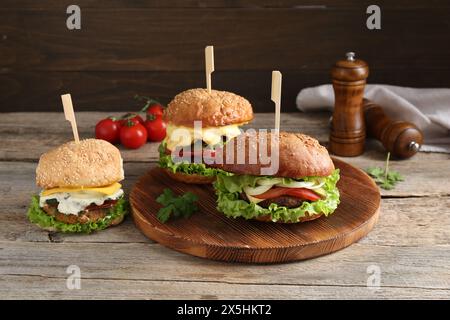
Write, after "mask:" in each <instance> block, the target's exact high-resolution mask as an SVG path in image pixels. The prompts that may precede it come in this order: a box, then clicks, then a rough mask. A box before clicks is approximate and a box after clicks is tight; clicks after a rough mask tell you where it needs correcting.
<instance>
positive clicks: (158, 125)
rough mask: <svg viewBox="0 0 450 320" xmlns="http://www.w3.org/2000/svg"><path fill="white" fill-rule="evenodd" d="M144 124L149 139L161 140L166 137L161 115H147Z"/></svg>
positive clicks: (164, 124)
mask: <svg viewBox="0 0 450 320" xmlns="http://www.w3.org/2000/svg"><path fill="white" fill-rule="evenodd" d="M144 126H145V128H146V129H147V136H148V140H149V141H162V140H163V139H164V138H165V137H166V123H165V122H164V120H163V119H162V117H161V116H155V115H153V114H149V115H147V120H145V123H144Z"/></svg>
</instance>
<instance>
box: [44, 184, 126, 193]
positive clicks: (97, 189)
mask: <svg viewBox="0 0 450 320" xmlns="http://www.w3.org/2000/svg"><path fill="white" fill-rule="evenodd" d="M121 188H122V185H121V184H120V183H118V182H116V183H113V184H111V185H109V186H106V187H93V188H89V187H79V188H53V189H47V190H43V191H42V192H41V196H48V195H50V194H53V193H62V192H69V193H70V192H76V191H81V190H84V191H93V192H98V193H101V194H104V195H111V194H114V193H115V192H117V191H118V190H119V189H121Z"/></svg>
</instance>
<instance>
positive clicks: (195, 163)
mask: <svg viewBox="0 0 450 320" xmlns="http://www.w3.org/2000/svg"><path fill="white" fill-rule="evenodd" d="M240 125H243V124H234V125H228V126H220V127H214V128H201V127H199V128H198V129H197V128H191V127H183V126H174V125H171V124H168V125H167V137H166V139H164V141H163V142H162V143H161V145H160V146H159V165H160V167H161V168H165V169H168V170H171V171H172V172H173V173H177V172H178V173H184V174H198V175H202V176H207V177H212V176H216V175H217V173H218V172H223V171H222V170H220V169H213V168H207V167H206V166H205V164H204V163H203V159H204V158H205V157H210V156H214V150H215V149H216V148H220V147H222V146H223V145H224V144H225V143H226V142H228V141H229V140H230V139H232V138H234V137H236V136H238V135H239V134H240V133H241V130H240V129H239V126H240ZM199 160H200V161H199Z"/></svg>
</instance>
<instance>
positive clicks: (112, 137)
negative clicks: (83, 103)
mask: <svg viewBox="0 0 450 320" xmlns="http://www.w3.org/2000/svg"><path fill="white" fill-rule="evenodd" d="M95 137H96V138H97V139H102V140H106V141H108V142H110V143H117V142H119V140H120V124H119V122H118V121H116V120H115V119H113V118H106V119H103V120H100V121H99V122H98V123H97V125H96V126H95Z"/></svg>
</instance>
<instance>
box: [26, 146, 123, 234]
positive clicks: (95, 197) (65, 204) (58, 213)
mask: <svg viewBox="0 0 450 320" xmlns="http://www.w3.org/2000/svg"><path fill="white" fill-rule="evenodd" d="M122 164H123V161H122V157H121V155H120V152H119V150H118V149H117V148H116V147H115V146H113V145H112V144H110V143H109V142H107V141H104V140H96V139H86V140H81V141H80V142H78V143H77V142H75V141H71V142H68V143H65V144H63V145H61V146H59V147H57V148H56V149H53V150H51V151H49V152H47V153H44V154H43V155H42V156H41V157H40V159H39V164H38V166H37V169H36V184H37V185H38V186H39V187H40V188H42V191H41V192H40V194H39V195H36V196H33V198H32V202H31V206H30V208H29V210H28V218H29V220H30V221H31V222H32V223H35V224H37V225H39V226H40V227H42V228H43V229H46V230H49V231H61V232H84V233H90V232H92V231H96V230H102V229H105V228H107V227H109V226H113V225H117V224H119V223H120V222H122V220H123V218H124V215H125V214H126V213H127V202H126V200H125V198H124V193H123V190H122V186H121V184H120V183H119V181H121V180H123V179H124V172H123V165H122Z"/></svg>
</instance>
